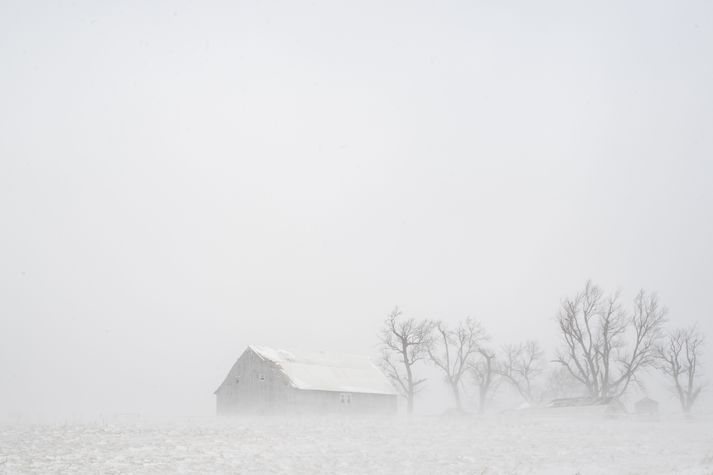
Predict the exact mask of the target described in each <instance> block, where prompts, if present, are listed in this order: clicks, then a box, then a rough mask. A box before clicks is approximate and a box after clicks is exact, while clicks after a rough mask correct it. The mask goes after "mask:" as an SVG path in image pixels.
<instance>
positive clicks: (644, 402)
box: [634, 397, 659, 416]
mask: <svg viewBox="0 0 713 475" xmlns="http://www.w3.org/2000/svg"><path fill="white" fill-rule="evenodd" d="M634 411H636V413H637V414H642V415H650V416H651V415H655V414H658V413H659V403H658V401H655V400H653V399H651V398H649V397H644V398H642V399H639V400H638V401H636V402H635V403H634Z"/></svg>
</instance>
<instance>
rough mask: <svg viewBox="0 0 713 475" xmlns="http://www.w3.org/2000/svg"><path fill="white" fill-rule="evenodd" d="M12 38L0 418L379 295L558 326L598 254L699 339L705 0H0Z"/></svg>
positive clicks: (182, 369) (348, 331) (268, 339)
mask: <svg viewBox="0 0 713 475" xmlns="http://www.w3.org/2000/svg"><path fill="white" fill-rule="evenodd" d="M0 64H1V66H0V68H1V69H0V218H1V220H0V231H1V232H0V388H2V390H0V417H2V415H3V414H2V413H3V412H4V413H5V414H20V413H23V414H40V415H42V414H45V415H46V414H63V415H76V414H96V413H103V414H113V413H117V412H141V413H142V414H158V413H162V414H181V415H185V414H191V415H192V414H212V413H213V411H214V400H213V395H212V391H213V390H214V389H215V388H216V387H217V386H218V384H219V383H220V382H221V381H222V378H223V377H224V376H225V374H226V372H227V371H228V369H229V368H230V366H231V365H232V363H233V362H234V361H235V359H236V358H237V357H238V356H239V355H240V353H241V352H242V351H243V349H244V348H245V346H246V345H248V344H251V343H255V344H263V345H273V346H283V347H287V348H302V349H311V350H330V351H345V352H351V353H362V354H369V355H371V354H374V353H375V343H376V334H377V331H378V329H379V327H380V324H381V322H382V320H383V318H384V317H385V315H386V314H387V313H388V312H389V311H390V309H391V308H392V307H393V306H394V305H396V304H398V305H399V306H401V307H402V309H403V310H404V311H405V313H406V314H407V315H411V316H415V317H419V318H421V317H429V318H438V319H444V320H447V321H451V322H455V321H456V320H458V319H461V318H463V317H465V316H466V315H472V316H474V317H476V318H479V319H480V320H481V321H482V322H483V323H484V324H485V326H486V327H487V328H488V330H489V331H490V333H491V334H492V336H493V342H494V343H495V344H496V345H499V344H502V343H507V342H512V341H517V340H521V339H524V338H529V337H535V338H538V339H540V341H541V342H542V343H543V344H544V345H545V346H546V347H547V349H548V350H552V349H554V344H555V337H556V328H555V322H554V320H553V318H554V315H555V313H556V311H557V308H558V304H559V302H560V299H561V298H563V297H565V296H567V295H571V294H572V293H574V292H575V291H577V290H578V289H579V288H581V287H582V286H583V285H584V282H585V281H586V279H588V278H592V279H594V280H595V281H596V282H598V283H599V284H601V285H602V286H603V287H605V288H606V289H610V290H615V289H621V290H622V291H623V295H624V298H625V299H626V301H627V302H629V301H630V300H631V298H632V297H633V295H634V293H635V292H636V290H638V289H639V288H641V287H644V288H646V289H650V290H655V291H657V292H658V293H659V295H660V297H661V299H662V301H663V302H664V303H665V304H666V305H667V306H668V307H669V309H670V314H669V316H670V320H671V324H672V325H687V324H690V323H692V322H694V321H699V322H700V323H701V325H702V327H703V329H704V330H705V331H706V332H707V334H708V336H709V340H710V338H713V310H712V309H711V304H710V302H711V292H712V290H713V87H711V85H712V84H713V3H711V2H708V1H650V0H646V1H638V2H621V1H612V2H606V1H596V2H572V1H561V2H551V1H539V2H531V1H522V2H515V1H480V0H475V1H463V2H456V1H432V2H421V1H412V0H410V1H398V2H397V1H394V2H382V1H373V2H372V1H368V0H366V1H365V0H361V1H353V2H336V1H310V2H295V1H285V2H278V1H226V2H217V1H206V2H143V1H135V2H128V1H127V2H109V1H106V2H97V1H74V2H50V1H46V2H39V1H20V0H17V1H13V0H5V1H2V2H0ZM707 351H708V354H707V356H706V361H707V362H710V363H713V357H711V356H712V355H713V346H709V347H708V348H707ZM712 367H713V364H710V365H709V368H708V369H709V374H710V369H711V368H712ZM433 384H434V385H435V384H438V382H437V381H435V382H433Z"/></svg>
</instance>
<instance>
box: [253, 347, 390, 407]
mask: <svg viewBox="0 0 713 475" xmlns="http://www.w3.org/2000/svg"><path fill="white" fill-rule="evenodd" d="M248 348H249V349H250V350H252V351H253V352H254V353H255V354H257V355H258V356H259V357H260V358H262V359H263V360H266V361H270V362H272V363H273V364H275V365H276V366H278V367H279V368H280V370H281V371H282V372H283V373H284V374H285V376H287V378H288V379H289V380H290V383H291V385H292V386H293V387H295V388H297V389H305V390H313V391H338V392H349V393H371V394H394V395H395V394H396V391H395V390H394V388H393V386H392V385H391V383H389V381H388V379H386V376H384V374H383V373H382V372H381V371H380V370H379V369H378V368H377V367H376V366H375V365H374V364H373V363H372V362H371V361H370V360H369V359H368V358H366V357H363V356H355V355H341V354H332V353H322V352H319V353H292V352H289V351H285V350H279V349H275V348H268V347H266V346H254V345H251V346H249V347H248Z"/></svg>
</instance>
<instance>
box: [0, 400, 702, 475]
mask: <svg viewBox="0 0 713 475" xmlns="http://www.w3.org/2000/svg"><path fill="white" fill-rule="evenodd" d="M0 473H38V474H48V473H107V474H110V473H202V474H203V473H248V474H251V473H256V474H257V473H260V474H262V473H297V474H313V473H330V474H331V473H345V474H349V473H358V474H377V473H408V474H411V473H427V474H431V473H433V474H436V473H438V474H443V473H467V474H498V473H506V474H508V473H513V474H517V473H542V474H559V473H561V474H570V475H573V474H576V473H581V474H583V475H584V474H597V473H601V474H617V473H622V474H629V473H639V474H655V473H686V474H713V419H711V418H710V417H706V418H703V419H699V420H695V421H691V420H685V419H683V418H681V417H669V418H662V419H661V420H647V419H637V418H626V419H602V418H599V417H588V418H577V419H576V420H575V419H569V418H564V417H558V416H552V415H542V414H538V415H530V416H515V415H509V416H497V417H495V416H494V417H486V418H477V417H473V416H464V417H414V418H412V419H407V418H404V417H394V418H386V419H371V418H357V417H353V418H342V419H334V418H328V417H317V418H278V417H264V418H245V419H234V420H213V419H209V420H191V421H184V422H180V423H178V422H173V423H149V422H142V423H123V424H89V425H79V424H69V425H50V426H48V425H29V426H21V425H15V426H11V425H5V426H0Z"/></svg>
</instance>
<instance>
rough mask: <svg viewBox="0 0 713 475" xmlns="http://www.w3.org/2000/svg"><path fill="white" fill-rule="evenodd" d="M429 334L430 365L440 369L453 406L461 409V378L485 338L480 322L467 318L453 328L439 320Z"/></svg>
mask: <svg viewBox="0 0 713 475" xmlns="http://www.w3.org/2000/svg"><path fill="white" fill-rule="evenodd" d="M433 333H434V337H433V340H432V344H431V345H429V348H428V354H429V356H430V358H431V361H432V362H433V364H435V365H436V366H437V367H438V368H440V369H441V370H442V371H443V373H444V376H445V380H446V384H448V387H449V388H450V389H451V391H452V393H453V398H454V399H455V403H456V408H457V409H458V410H459V411H462V410H463V403H462V401H461V397H460V384H461V379H462V377H463V375H464V374H465V372H466V370H467V369H468V368H469V367H470V366H471V365H472V363H473V361H474V357H475V355H476V353H477V351H478V350H479V348H480V343H481V342H482V341H484V340H485V339H486V338H487V337H486V334H485V331H484V330H483V328H482V326H481V325H480V323H478V322H477V321H476V320H475V319H473V318H470V317H468V318H466V319H465V320H464V321H461V322H460V323H458V326H457V327H456V328H455V329H449V328H448V327H447V326H446V325H445V324H444V323H443V322H437V323H436V324H435V327H434V330H433Z"/></svg>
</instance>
